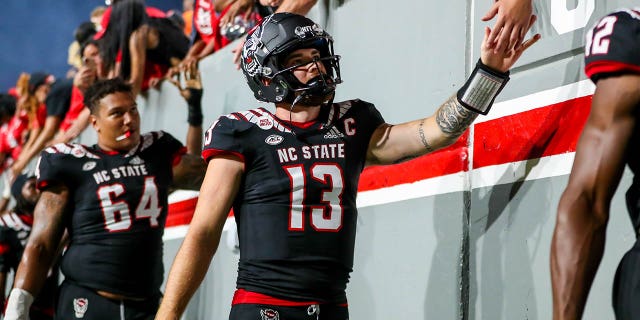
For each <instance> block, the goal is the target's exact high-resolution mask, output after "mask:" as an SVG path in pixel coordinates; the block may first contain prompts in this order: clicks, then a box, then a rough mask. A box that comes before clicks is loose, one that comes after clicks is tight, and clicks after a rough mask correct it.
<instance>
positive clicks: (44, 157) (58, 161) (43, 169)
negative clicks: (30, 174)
mask: <svg viewBox="0 0 640 320" xmlns="http://www.w3.org/2000/svg"><path fill="white" fill-rule="evenodd" d="M54 150H55V149H53V147H49V148H47V149H45V150H43V151H42V152H40V158H38V163H37V165H36V171H35V174H36V185H37V187H38V189H41V190H42V189H45V188H46V187H47V186H49V185H51V184H54V183H57V182H64V181H66V180H65V178H66V177H65V176H66V174H65V172H66V170H65V168H66V165H65V163H67V162H65V159H64V154H61V153H54Z"/></svg>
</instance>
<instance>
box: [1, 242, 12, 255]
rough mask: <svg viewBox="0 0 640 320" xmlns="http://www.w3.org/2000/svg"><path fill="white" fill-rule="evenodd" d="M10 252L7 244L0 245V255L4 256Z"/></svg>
mask: <svg viewBox="0 0 640 320" xmlns="http://www.w3.org/2000/svg"><path fill="white" fill-rule="evenodd" d="M9 250H11V246H10V245H9V244H7V243H0V254H5V253H7V252H9Z"/></svg>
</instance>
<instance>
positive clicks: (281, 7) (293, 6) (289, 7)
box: [220, 0, 318, 70]
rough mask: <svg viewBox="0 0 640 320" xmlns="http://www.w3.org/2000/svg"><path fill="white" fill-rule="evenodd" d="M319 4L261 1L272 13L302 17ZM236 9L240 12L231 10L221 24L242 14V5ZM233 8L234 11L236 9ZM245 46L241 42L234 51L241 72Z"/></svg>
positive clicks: (313, 1) (303, 0)
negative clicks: (287, 13) (241, 57)
mask: <svg viewBox="0 0 640 320" xmlns="http://www.w3.org/2000/svg"><path fill="white" fill-rule="evenodd" d="M238 1H245V2H246V1H249V0H238ZM316 2H318V0H259V3H260V5H261V6H262V7H263V8H265V9H267V10H269V11H271V12H270V13H274V10H275V12H290V13H296V14H300V15H306V14H307V13H309V10H311V8H313V6H314V5H315V4H316ZM236 8H237V10H238V11H235V12H234V11H233V10H231V9H230V10H229V12H228V14H227V15H226V17H225V16H222V17H220V23H223V24H225V23H228V22H229V21H231V18H232V17H234V16H235V14H237V13H238V12H242V10H241V8H242V7H241V4H237V5H236ZM236 8H233V9H236ZM243 45H244V41H239V42H238V45H237V46H236V47H235V48H234V49H233V50H232V52H233V53H234V55H233V63H235V65H236V68H237V69H238V70H240V53H242V46H243Z"/></svg>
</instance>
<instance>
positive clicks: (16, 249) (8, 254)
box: [0, 212, 33, 272]
mask: <svg viewBox="0 0 640 320" xmlns="http://www.w3.org/2000/svg"><path fill="white" fill-rule="evenodd" d="M32 225H33V216H30V215H23V214H16V213H14V212H9V213H6V214H3V215H1V216H0V270H2V272H8V271H9V270H14V271H15V270H17V269H18V264H20V259H21V258H22V253H23V252H24V246H25V245H26V244H27V239H28V238H29V234H31V226H32Z"/></svg>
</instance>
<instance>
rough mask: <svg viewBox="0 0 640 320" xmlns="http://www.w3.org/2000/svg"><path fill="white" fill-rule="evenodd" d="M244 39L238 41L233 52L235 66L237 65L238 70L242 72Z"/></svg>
mask: <svg viewBox="0 0 640 320" xmlns="http://www.w3.org/2000/svg"><path fill="white" fill-rule="evenodd" d="M244 42H245V41H244V38H243V39H242V40H240V41H238V45H236V47H235V48H233V49H232V50H231V52H232V53H233V64H235V65H236V70H240V57H241V56H242V47H243V46H244Z"/></svg>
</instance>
